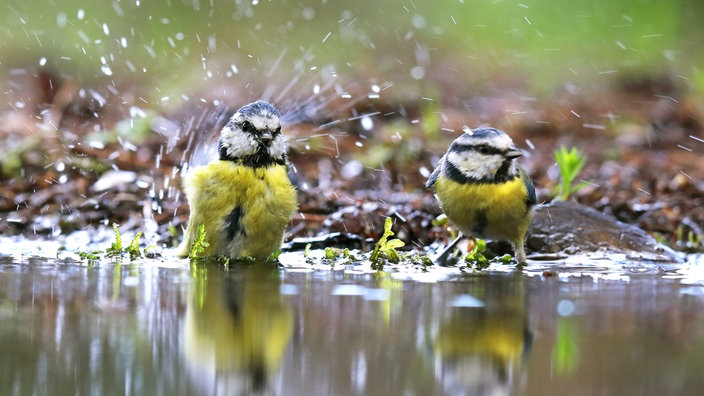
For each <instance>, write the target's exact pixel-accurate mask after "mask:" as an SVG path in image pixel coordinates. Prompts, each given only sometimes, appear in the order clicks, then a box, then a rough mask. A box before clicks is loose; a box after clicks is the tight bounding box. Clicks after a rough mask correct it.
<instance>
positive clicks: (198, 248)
mask: <svg viewBox="0 0 704 396" xmlns="http://www.w3.org/2000/svg"><path fill="white" fill-rule="evenodd" d="M208 245H210V244H209V243H208V242H207V241H206V240H205V225H204V224H198V233H197V234H196V239H195V240H194V241H193V244H192V245H191V251H190V252H189V253H188V258H190V259H195V258H199V257H202V254H203V252H204V251H205V248H207V247H208Z"/></svg>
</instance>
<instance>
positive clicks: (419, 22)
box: [411, 15, 425, 29]
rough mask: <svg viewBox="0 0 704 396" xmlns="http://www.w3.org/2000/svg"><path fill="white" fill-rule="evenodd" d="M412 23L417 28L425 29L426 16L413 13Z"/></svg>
mask: <svg viewBox="0 0 704 396" xmlns="http://www.w3.org/2000/svg"><path fill="white" fill-rule="evenodd" d="M411 25H413V27H414V28H416V29H423V28H424V27H425V18H423V16H422V15H413V18H411Z"/></svg>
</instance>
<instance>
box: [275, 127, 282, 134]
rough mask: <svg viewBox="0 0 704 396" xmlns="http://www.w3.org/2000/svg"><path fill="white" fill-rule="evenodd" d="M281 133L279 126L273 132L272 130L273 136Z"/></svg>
mask: <svg viewBox="0 0 704 396" xmlns="http://www.w3.org/2000/svg"><path fill="white" fill-rule="evenodd" d="M280 133H281V126H280V125H279V126H278V127H277V128H276V129H275V130H274V135H278V134H280Z"/></svg>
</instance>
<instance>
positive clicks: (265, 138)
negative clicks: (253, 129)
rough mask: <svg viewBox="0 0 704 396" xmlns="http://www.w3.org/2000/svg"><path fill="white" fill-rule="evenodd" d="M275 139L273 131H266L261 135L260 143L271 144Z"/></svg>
mask: <svg viewBox="0 0 704 396" xmlns="http://www.w3.org/2000/svg"><path fill="white" fill-rule="evenodd" d="M273 138H274V135H273V134H272V133H271V131H264V132H262V134H261V135H259V141H260V142H262V143H269V142H271V141H272V139H273Z"/></svg>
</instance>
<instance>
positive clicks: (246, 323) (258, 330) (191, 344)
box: [184, 263, 293, 394]
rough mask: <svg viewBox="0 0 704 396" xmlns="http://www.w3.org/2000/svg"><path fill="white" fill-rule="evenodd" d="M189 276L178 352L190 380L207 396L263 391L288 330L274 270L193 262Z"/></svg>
mask: <svg viewBox="0 0 704 396" xmlns="http://www.w3.org/2000/svg"><path fill="white" fill-rule="evenodd" d="M191 274H192V277H193V282H192V285H191V290H190V296H189V301H188V306H187V311H186V319H185V321H186V322H185V329H184V353H185V357H186V360H187V363H188V367H189V371H190V372H191V374H192V375H193V376H194V380H195V382H196V383H198V384H200V385H201V387H204V388H207V389H208V390H209V391H208V394H250V393H262V392H267V390H268V389H270V388H271V378H272V376H273V374H275V373H276V372H277V370H278V368H279V365H280V363H281V360H282V358H283V356H284V353H285V351H286V348H287V346H288V343H289V341H290V339H291V334H292V330H293V317H292V313H291V311H290V310H289V309H288V308H287V307H286V306H285V305H284V304H283V301H282V298H281V293H280V286H281V278H280V273H279V271H278V270H277V269H276V268H274V267H272V266H271V265H268V264H266V263H256V264H254V265H252V266H247V267H246V268H238V269H237V270H232V271H229V270H227V269H226V268H224V267H222V266H218V265H214V263H199V264H193V267H192V271H191Z"/></svg>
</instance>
